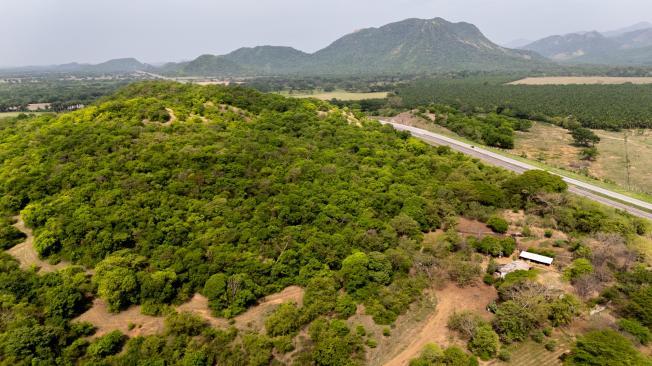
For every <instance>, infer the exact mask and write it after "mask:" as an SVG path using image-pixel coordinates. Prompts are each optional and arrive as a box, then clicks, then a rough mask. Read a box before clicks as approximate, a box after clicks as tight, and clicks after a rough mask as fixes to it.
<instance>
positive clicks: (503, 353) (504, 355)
mask: <svg viewBox="0 0 652 366" xmlns="http://www.w3.org/2000/svg"><path fill="white" fill-rule="evenodd" d="M498 359H499V360H501V361H503V362H509V360H511V359H512V354H511V353H509V351H508V350H506V349H504V348H503V349H501V350H500V352H498Z"/></svg>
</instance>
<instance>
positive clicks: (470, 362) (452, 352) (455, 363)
mask: <svg viewBox="0 0 652 366" xmlns="http://www.w3.org/2000/svg"><path fill="white" fill-rule="evenodd" d="M477 364H478V360H477V359H476V358H475V357H472V356H469V355H468V354H466V353H465V352H464V351H463V350H462V349H460V348H459V347H455V346H453V347H448V348H446V349H445V350H442V349H441V348H440V347H439V346H437V345H435V344H432V343H430V344H427V345H426V346H425V347H424V348H423V350H422V351H421V355H420V356H419V357H418V358H416V359H413V360H410V366H431V365H451V366H474V365H477Z"/></svg>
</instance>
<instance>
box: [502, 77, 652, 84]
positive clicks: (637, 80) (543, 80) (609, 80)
mask: <svg viewBox="0 0 652 366" xmlns="http://www.w3.org/2000/svg"><path fill="white" fill-rule="evenodd" d="M627 83H632V84H652V77H609V76H572V77H568V76H545V77H533V78H525V79H521V80H516V81H513V82H511V83H509V85H586V84H627Z"/></svg>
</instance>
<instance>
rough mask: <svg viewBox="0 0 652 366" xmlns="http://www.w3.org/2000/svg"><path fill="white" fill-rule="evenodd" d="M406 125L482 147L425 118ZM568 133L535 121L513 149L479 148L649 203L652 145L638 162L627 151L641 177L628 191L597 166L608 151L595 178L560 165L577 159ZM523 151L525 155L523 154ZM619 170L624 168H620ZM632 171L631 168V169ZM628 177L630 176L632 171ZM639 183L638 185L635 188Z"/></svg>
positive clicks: (593, 172)
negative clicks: (648, 182)
mask: <svg viewBox="0 0 652 366" xmlns="http://www.w3.org/2000/svg"><path fill="white" fill-rule="evenodd" d="M385 119H391V118H385ZM401 123H406V121H402V122H401ZM406 124H411V125H413V126H415V127H419V128H423V129H426V130H429V131H432V132H435V133H439V134H442V135H444V136H448V137H451V138H454V139H456V140H459V141H462V142H466V143H468V144H471V145H476V146H482V145H480V144H478V142H476V141H471V140H469V139H466V138H464V137H461V136H459V135H457V134H456V133H454V132H452V131H450V130H448V129H445V128H444V127H441V126H439V125H436V124H434V123H427V122H426V121H424V120H422V119H420V118H412V119H411V121H410V122H409V123H406ZM597 133H599V134H601V135H602V134H612V132H605V131H597ZM644 133H645V135H643V136H642V137H641V136H639V137H638V138H639V139H645V138H647V137H645V136H649V134H650V133H652V131H647V132H644ZM567 135H568V134H567V132H566V130H564V129H563V128H560V127H556V126H553V125H550V124H545V123H536V124H535V125H534V126H533V127H532V129H530V132H527V133H520V132H518V133H517V137H516V146H515V149H513V150H502V149H497V148H493V147H488V146H482V148H483V149H486V150H489V151H493V152H495V153H497V154H501V155H504V156H508V157H510V158H512V159H515V160H519V161H522V162H524V163H528V164H531V165H534V166H536V167H537V168H540V169H543V170H547V171H550V172H552V173H555V174H559V175H563V176H565V177H568V178H573V179H577V180H579V181H583V182H587V183H591V184H593V185H596V186H598V187H601V188H605V189H609V190H611V191H614V192H618V193H621V194H624V195H626V196H629V197H633V198H636V199H639V200H642V201H645V202H649V203H652V184H651V185H646V183H645V182H647V181H648V180H650V181H652V166H651V165H649V163H648V162H649V159H650V158H652V146H651V147H650V150H649V151H648V150H647V149H646V150H643V151H642V152H639V153H638V154H639V155H636V156H646V158H640V157H639V158H637V161H631V160H632V155H631V154H632V153H631V151H630V161H631V164H632V167H634V166H636V167H637V174H638V175H637V176H638V177H640V178H638V179H640V182H642V183H637V184H636V185H634V184H632V188H631V190H629V189H627V187H626V186H625V185H620V184H616V182H617V181H618V180H615V179H612V178H609V177H616V176H617V175H618V174H619V173H618V171H610V172H608V174H609V175H605V173H604V171H603V170H600V169H599V168H600V167H602V166H604V165H605V164H607V163H606V162H605V160H608V157H609V152H605V153H604V156H602V158H601V159H602V161H601V159H600V158H599V159H598V161H597V162H595V163H593V165H595V168H589V172H590V173H591V176H593V177H595V178H592V177H590V176H587V175H584V174H581V173H580V172H578V170H579V169H577V168H572V167H569V165H568V164H562V163H561V162H563V161H564V159H567V160H565V161H566V162H567V163H569V162H570V159H571V156H573V159H574V161H578V160H579V159H578V158H577V155H573V154H576V152H579V149H577V148H575V147H572V146H568V143H569V142H570V141H571V140H570V136H567ZM630 139H631V137H630ZM605 140H607V139H603V142H601V143H600V144H598V150H600V151H601V152H603V151H604V149H605V146H606V145H603V146H600V145H602V144H607V145H609V144H608V143H605V142H604V141H605ZM616 141H617V140H616ZM623 143H624V142H623ZM651 143H652V142H651ZM601 149H602V150H601ZM562 150H563V151H562ZM524 152H525V154H523V153H524ZM623 167H624V165H623ZM591 169H593V170H591ZM620 169H623V168H622V167H621V168H620ZM633 171H634V170H633V169H632V172H633ZM645 172H647V173H645ZM598 174H603V175H602V176H601V175H598ZM631 176H633V174H632V175H631ZM596 178H599V179H596ZM632 181H634V182H637V181H636V180H635V179H632ZM639 186H640V188H638V187H639Z"/></svg>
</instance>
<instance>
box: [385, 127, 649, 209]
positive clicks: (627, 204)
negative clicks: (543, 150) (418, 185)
mask: <svg viewBox="0 0 652 366" xmlns="http://www.w3.org/2000/svg"><path fill="white" fill-rule="evenodd" d="M380 122H381V123H383V124H388V125H392V126H393V127H394V128H395V129H397V130H400V131H409V132H410V133H411V134H412V136H414V137H417V138H420V139H421V140H423V141H425V142H427V143H429V144H431V145H438V146H440V145H443V146H449V147H450V148H452V149H453V150H456V151H459V152H461V153H463V154H466V155H469V156H472V157H474V158H478V159H480V160H482V161H484V162H486V163H489V164H491V165H495V166H499V167H501V168H505V169H508V170H511V171H513V172H516V173H519V174H520V173H523V172H526V171H528V170H535V169H539V168H537V167H535V166H534V165H530V164H527V163H523V162H521V161H518V160H515V159H511V158H508V157H506V156H503V155H500V154H496V153H494V152H492V151H489V150H485V149H482V148H479V147H477V146H473V145H469V144H467V143H464V142H461V141H457V140H455V139H452V138H450V137H446V136H443V135H440V134H437V133H434V132H430V131H426V130H423V129H420V128H417V127H412V126H406V125H402V124H400V123H395V122H390V121H380ZM551 173H552V172H551ZM552 174H555V173H552ZM557 175H559V174H557ZM559 176H560V177H562V178H563V179H564V181H565V182H566V183H568V186H569V187H568V191H569V192H572V193H574V194H577V195H579V196H583V197H586V198H588V199H590V200H593V201H595V202H599V203H602V204H604V205H607V206H611V207H613V208H617V209H619V210H623V211H627V212H629V213H630V214H632V215H634V216H638V217H642V218H646V219H650V220H652V204H650V203H647V202H644V201H641V200H638V199H636V198H632V197H629V196H625V195H623V194H620V193H618V192H613V191H610V190H608V189H604V188H601V187H598V186H595V185H593V184H590V183H586V182H582V181H579V180H577V179H573V178H568V177H565V176H563V175H559Z"/></svg>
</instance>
